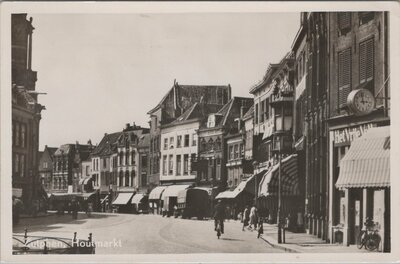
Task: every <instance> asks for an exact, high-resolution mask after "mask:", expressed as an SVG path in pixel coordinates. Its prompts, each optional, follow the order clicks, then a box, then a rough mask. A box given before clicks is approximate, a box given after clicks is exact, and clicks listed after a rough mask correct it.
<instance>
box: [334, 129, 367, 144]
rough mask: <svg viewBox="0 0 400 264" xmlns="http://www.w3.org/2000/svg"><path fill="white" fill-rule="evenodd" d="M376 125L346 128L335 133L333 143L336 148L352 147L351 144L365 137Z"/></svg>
mask: <svg viewBox="0 0 400 264" xmlns="http://www.w3.org/2000/svg"><path fill="white" fill-rule="evenodd" d="M374 126H375V125H374V124H364V125H360V126H356V127H346V128H344V129H339V130H334V131H333V143H334V145H335V146H343V145H350V143H351V142H352V141H353V140H354V139H356V138H359V137H361V136H362V135H364V134H365V133H366V132H367V131H368V130H369V129H370V128H371V127H374Z"/></svg>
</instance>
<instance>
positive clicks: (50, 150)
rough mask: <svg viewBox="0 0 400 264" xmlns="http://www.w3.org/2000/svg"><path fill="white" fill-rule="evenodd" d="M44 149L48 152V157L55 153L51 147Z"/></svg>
mask: <svg viewBox="0 0 400 264" xmlns="http://www.w3.org/2000/svg"><path fill="white" fill-rule="evenodd" d="M46 149H47V150H48V151H49V153H50V155H54V153H55V152H56V151H57V148H52V147H46Z"/></svg>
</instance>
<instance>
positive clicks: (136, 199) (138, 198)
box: [131, 193, 146, 204]
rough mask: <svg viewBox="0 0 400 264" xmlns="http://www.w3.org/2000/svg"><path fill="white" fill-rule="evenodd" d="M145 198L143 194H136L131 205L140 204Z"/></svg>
mask: <svg viewBox="0 0 400 264" xmlns="http://www.w3.org/2000/svg"><path fill="white" fill-rule="evenodd" d="M145 197H146V195H145V194H143V193H137V194H135V195H134V196H133V198H132V201H131V203H132V204H140V203H141V202H142V200H144V198H145Z"/></svg>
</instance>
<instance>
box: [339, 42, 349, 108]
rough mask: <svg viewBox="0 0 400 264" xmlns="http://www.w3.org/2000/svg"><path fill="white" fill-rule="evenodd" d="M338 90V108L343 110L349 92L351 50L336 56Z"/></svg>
mask: <svg viewBox="0 0 400 264" xmlns="http://www.w3.org/2000/svg"><path fill="white" fill-rule="evenodd" d="M338 62H339V66H338V88H339V98H338V99H339V108H343V107H345V106H346V103H347V96H348V95H349V93H350V91H351V49H350V48H349V49H346V50H343V51H341V52H339V54H338Z"/></svg>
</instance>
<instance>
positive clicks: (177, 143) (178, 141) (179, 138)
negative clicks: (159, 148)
mask: <svg viewBox="0 0 400 264" xmlns="http://www.w3.org/2000/svg"><path fill="white" fill-rule="evenodd" d="M181 146H182V136H178V137H177V138H176V147H177V148H180V147H181Z"/></svg>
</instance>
